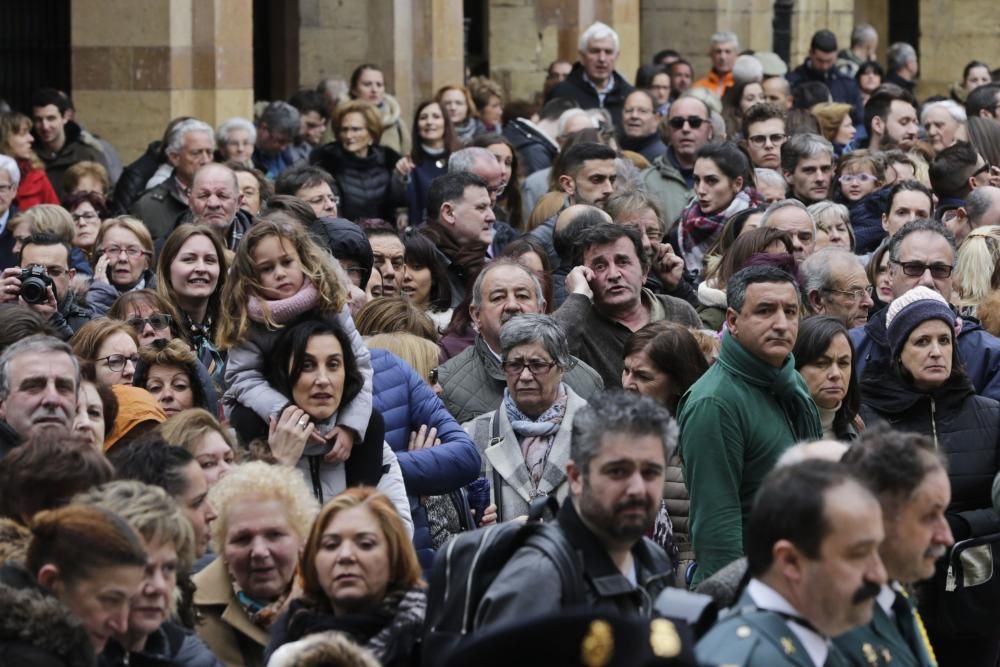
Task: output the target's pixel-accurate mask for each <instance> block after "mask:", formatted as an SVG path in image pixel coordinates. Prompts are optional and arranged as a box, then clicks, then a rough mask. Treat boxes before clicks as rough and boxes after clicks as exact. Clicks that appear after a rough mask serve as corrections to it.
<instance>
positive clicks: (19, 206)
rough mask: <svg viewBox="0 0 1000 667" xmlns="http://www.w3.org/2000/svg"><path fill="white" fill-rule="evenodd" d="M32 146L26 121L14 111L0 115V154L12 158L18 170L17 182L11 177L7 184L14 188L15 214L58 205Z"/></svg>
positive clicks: (29, 123) (28, 121) (27, 119)
mask: <svg viewBox="0 0 1000 667" xmlns="http://www.w3.org/2000/svg"><path fill="white" fill-rule="evenodd" d="M34 143H35V138H34V137H33V136H32V134H31V119H30V118H28V117H27V116H25V115H24V114H23V113H18V112H16V111H11V112H8V113H4V114H0V154H2V155H6V156H7V157H10V158H13V159H14V161H15V162H16V163H17V168H18V170H19V171H20V180H18V179H15V178H14V174H11V183H15V186H16V187H17V194H16V195H15V196H14V206H15V208H16V210H18V211H26V210H28V209H29V208H31V207H33V206H37V205H38V204H58V203H59V197H58V196H57V195H56V191H55V189H54V188H53V187H52V183H51V182H49V177H48V176H47V175H46V173H45V164H44V163H43V162H42V161H41V160H40V159H39V157H38V155H37V154H36V153H35V151H34V150H33V149H32V145H33V144H34ZM8 164H9V163H8Z"/></svg>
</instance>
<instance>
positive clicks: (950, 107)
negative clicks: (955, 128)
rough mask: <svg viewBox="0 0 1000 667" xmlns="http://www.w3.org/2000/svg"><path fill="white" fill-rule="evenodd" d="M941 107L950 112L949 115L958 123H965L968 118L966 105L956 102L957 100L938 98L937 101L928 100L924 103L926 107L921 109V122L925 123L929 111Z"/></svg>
mask: <svg viewBox="0 0 1000 667" xmlns="http://www.w3.org/2000/svg"><path fill="white" fill-rule="evenodd" d="M938 107H940V108H941V109H944V110H945V111H947V112H948V115H949V116H951V117H952V118H954V119H955V122H957V123H965V122H966V121H967V120H968V116H966V114H965V107H963V106H962V105H961V104H959V103H958V102H956V101H955V100H938V101H937V102H928V103H927V104H925V105H924V108H923V109H921V110H920V124H921V125H923V124H924V123H926V122H927V113H928V112H929V111H930V110H931V109H936V108H938Z"/></svg>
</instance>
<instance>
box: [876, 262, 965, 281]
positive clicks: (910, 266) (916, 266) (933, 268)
mask: <svg viewBox="0 0 1000 667" xmlns="http://www.w3.org/2000/svg"><path fill="white" fill-rule="evenodd" d="M890 261H891V262H892V263H893V264H895V265H897V266H899V267H902V269H903V273H905V274H906V275H908V276H909V277H911V278H919V277H920V276H922V275H924V272H925V271H928V270H930V272H931V277H933V278H937V279H938V280H941V279H944V278H950V277H951V272H952V269H954V268H955V267H953V266H952V265H951V264H924V263H923V262H897V261H896V260H894V259H893V260H890Z"/></svg>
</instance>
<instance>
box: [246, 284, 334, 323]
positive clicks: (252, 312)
mask: <svg viewBox="0 0 1000 667" xmlns="http://www.w3.org/2000/svg"><path fill="white" fill-rule="evenodd" d="M318 299H319V291H318V290H317V289H316V286H315V285H313V283H312V281H311V280H309V278H304V279H303V281H302V287H301V288H299V291H298V292H296V293H295V294H293V295H292V296H290V297H288V298H287V299H276V300H274V301H271V300H268V299H258V298H257V297H256V296H251V297H250V301H249V302H248V303H247V315H248V316H249V317H250V319H251V320H253V321H254V322H257V323H258V324H267V320H266V319H265V317H264V306H265V305H266V306H267V309H268V312H269V313H270V315H271V321H272V322H274V323H275V324H286V323H288V322H291V321H292V320H294V319H295V318H296V317H298V316H299V315H302V314H304V313H306V312H308V311H309V310H311V309H313V308H315V307H316V302H317V301H318Z"/></svg>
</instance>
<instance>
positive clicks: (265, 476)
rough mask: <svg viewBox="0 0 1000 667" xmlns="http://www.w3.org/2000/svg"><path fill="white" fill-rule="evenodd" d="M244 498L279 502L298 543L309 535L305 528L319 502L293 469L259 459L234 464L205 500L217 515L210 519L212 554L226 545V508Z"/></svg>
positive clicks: (227, 511) (307, 526) (303, 541)
mask: <svg viewBox="0 0 1000 667" xmlns="http://www.w3.org/2000/svg"><path fill="white" fill-rule="evenodd" d="M244 499H253V500H277V501H278V502H279V503H281V506H282V508H283V509H284V511H285V518H287V519H288V525H289V526H291V528H292V530H293V531H295V534H296V535H297V536H298V538H299V541H300V542H302V543H305V541H306V538H307V537H308V536H309V527H310V526H311V525H312V522H313V519H314V518H316V514H317V513H319V503H318V502H316V498H314V497H313V494H312V491H311V490H310V489H309V486H308V485H307V484H306V480H305V478H304V477H303V476H302V473H300V472H299V471H298V470H297V469H296V468H291V467H288V466H281V465H269V464H267V463H263V462H261V461H254V462H251V463H244V464H242V465H239V466H236V467H235V468H233V469H232V470H231V471H230V472H229V473H228V474H227V475H226V476H225V477H223V478H222V479H220V480H219V481H218V482H216V483H215V486H213V487H212V488H211V490H209V492H208V501H209V502H210V503H212V506H213V507H214V508H215V511H216V512H217V513H218V515H219V516H218V518H217V519H216V520H215V521H214V522H212V549H213V550H214V551H215V553H217V554H221V553H222V552H223V549H224V547H225V545H226V533H227V532H229V510H230V509H232V507H233V504H234V503H236V502H238V501H240V500H244Z"/></svg>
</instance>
